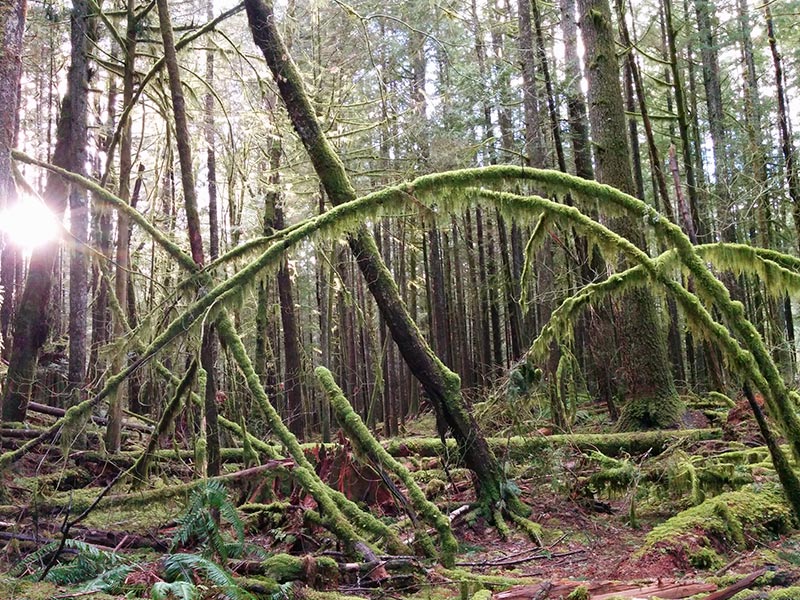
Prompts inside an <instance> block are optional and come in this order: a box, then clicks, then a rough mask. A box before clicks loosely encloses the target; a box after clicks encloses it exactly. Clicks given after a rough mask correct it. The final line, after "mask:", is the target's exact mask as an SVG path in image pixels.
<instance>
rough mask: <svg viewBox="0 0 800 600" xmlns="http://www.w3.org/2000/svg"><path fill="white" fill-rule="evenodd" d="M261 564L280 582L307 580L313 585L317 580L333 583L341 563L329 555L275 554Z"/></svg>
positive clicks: (337, 575) (266, 572) (269, 574)
mask: <svg viewBox="0 0 800 600" xmlns="http://www.w3.org/2000/svg"><path fill="white" fill-rule="evenodd" d="M261 565H262V567H263V569H264V574H265V575H266V576H267V577H271V578H272V579H274V580H275V581H277V582H278V583H285V582H287V581H305V582H307V583H309V585H313V584H314V582H315V581H316V580H319V581H321V582H331V583H332V582H334V581H336V580H337V579H338V577H339V565H338V564H337V562H336V561H335V560H334V559H332V558H331V557H329V556H310V555H308V556H292V555H291V554H274V555H273V556H270V557H269V558H267V559H266V560H264V562H262V563H261Z"/></svg>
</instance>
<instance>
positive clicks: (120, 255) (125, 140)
mask: <svg viewBox="0 0 800 600" xmlns="http://www.w3.org/2000/svg"><path fill="white" fill-rule="evenodd" d="M135 6H136V5H135V2H134V0H128V2H127V4H126V12H127V28H126V33H125V48H124V55H125V63H124V71H123V75H122V103H123V106H124V107H127V106H128V105H129V104H130V103H131V102H133V95H134V83H135V76H136V67H135V64H134V57H135V56H136V41H137V40H136V31H137V28H138V24H139V19H138V18H137V17H136V13H135ZM121 132H122V134H121V137H120V144H119V197H120V198H121V199H122V200H123V201H124V202H130V198H131V191H130V179H131V172H132V170H133V157H132V149H133V139H132V136H133V131H132V129H131V120H130V117H128V118H127V119H126V121H125V122H124V123H122V124H121ZM129 242H130V225H129V222H128V217H127V215H125V214H124V213H123V212H121V211H117V247H116V254H115V261H114V264H115V265H116V275H115V278H114V296H115V297H116V299H117V303H118V304H119V306H120V307H125V306H127V305H128V246H129ZM123 310H124V308H123ZM122 319H123V316H122V315H116V316H115V318H114V330H113V331H114V337H116V338H117V339H119V338H121V337H122V336H123V335H124V334H125V332H126V331H127V324H126V323H124V322H123V321H122ZM122 367H123V357H122V356H120V355H119V354H117V355H116V356H115V357H114V360H113V361H112V370H113V372H114V373H119V372H120V371H121V370H122ZM124 404H125V396H124V391H123V388H122V386H117V388H116V390H115V391H114V394H113V396H112V397H111V398H110V399H109V406H108V425H107V426H106V435H105V443H106V449H107V450H109V451H110V452H116V451H118V450H119V448H120V445H121V444H122V410H123V406H124Z"/></svg>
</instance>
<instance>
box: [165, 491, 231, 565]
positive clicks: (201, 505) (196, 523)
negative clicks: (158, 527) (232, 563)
mask: <svg viewBox="0 0 800 600" xmlns="http://www.w3.org/2000/svg"><path fill="white" fill-rule="evenodd" d="M215 512H217V513H218V514H219V519H220V521H223V520H224V521H226V522H227V523H228V524H230V525H231V527H233V530H234V532H235V534H236V539H235V540H234V541H233V542H230V541H229V540H227V539H226V537H225V536H224V535H223V532H222V530H221V529H220V524H219V523H218V522H217V520H216V518H215V515H214V513H215ZM194 541H197V542H198V543H199V544H200V546H201V547H202V548H203V554H204V555H206V556H209V555H217V556H219V557H220V558H221V559H222V560H223V561H225V560H227V559H228V557H236V556H240V555H241V553H242V549H243V548H244V523H243V522H242V519H241V517H240V516H239V512H238V511H237V510H236V507H235V506H234V505H233V503H232V502H231V501H230V500H229V499H228V491H227V490H226V489H225V486H224V485H223V484H222V483H221V482H219V481H215V480H210V481H207V482H205V484H203V485H201V486H200V487H198V488H197V489H195V490H194V491H193V492H192V495H191V496H190V498H189V504H188V506H187V507H186V511H185V512H184V514H183V515H182V516H181V517H179V518H178V531H177V532H176V533H175V537H174V538H173V540H172V547H173V549H175V548H176V547H178V546H187V545H189V544H190V543H191V542H194Z"/></svg>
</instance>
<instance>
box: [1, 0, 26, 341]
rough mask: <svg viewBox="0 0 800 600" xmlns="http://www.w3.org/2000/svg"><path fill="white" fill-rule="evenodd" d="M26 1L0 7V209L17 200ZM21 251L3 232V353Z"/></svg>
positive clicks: (11, 311)
mask: <svg viewBox="0 0 800 600" xmlns="http://www.w3.org/2000/svg"><path fill="white" fill-rule="evenodd" d="M27 8H28V3H27V0H10V1H9V2H4V3H3V5H2V6H0V106H2V107H3V109H2V110H0V211H2V210H4V209H5V208H6V206H7V205H9V204H11V203H13V202H14V201H15V199H16V186H15V185H14V177H13V173H12V167H11V149H12V148H13V147H14V146H15V145H16V137H17V135H16V134H17V123H18V119H19V116H18V113H19V86H20V77H21V76H22V38H23V34H24V31H25V15H26V12H27ZM17 256H18V252H17V250H16V249H15V248H12V247H8V248H6V247H5V241H4V235H3V234H2V233H0V355H3V356H5V350H6V348H5V347H4V346H5V345H6V344H5V342H6V340H7V337H8V334H9V327H10V324H11V319H12V316H13V306H14V303H13V300H14V279H15V277H14V276H15V274H16V273H15V271H16V261H17Z"/></svg>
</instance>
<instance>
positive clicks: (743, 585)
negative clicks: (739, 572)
mask: <svg viewBox="0 0 800 600" xmlns="http://www.w3.org/2000/svg"><path fill="white" fill-rule="evenodd" d="M766 572H767V570H766V569H759V570H758V571H755V572H754V573H750V575H748V576H747V577H745V578H744V579H741V580H740V581H737V582H736V583H734V584H733V585H729V586H728V587H726V588H724V589H721V590H718V591H716V592H714V593H713V594H709V595H708V596H706V597H704V598H703V599H702V600H728V599H729V598H733V597H734V596H735V595H736V594H738V593H739V592H741V591H742V590H746V589H747V588H749V587H750V586H751V585H753V583H755V581H756V579H758V578H759V577H761V576H762V575H763V574H764V573H766Z"/></svg>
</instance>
